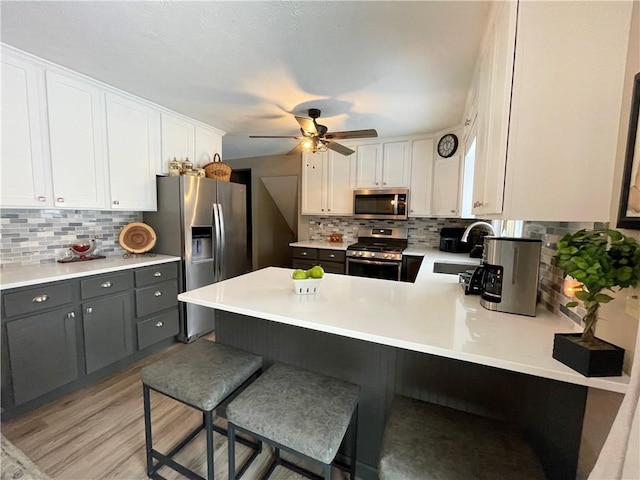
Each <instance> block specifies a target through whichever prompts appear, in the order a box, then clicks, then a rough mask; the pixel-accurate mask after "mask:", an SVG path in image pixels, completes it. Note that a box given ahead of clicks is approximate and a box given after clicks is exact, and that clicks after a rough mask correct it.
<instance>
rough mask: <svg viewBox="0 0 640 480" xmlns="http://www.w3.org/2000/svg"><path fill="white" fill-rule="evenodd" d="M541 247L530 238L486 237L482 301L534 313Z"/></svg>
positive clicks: (500, 309) (489, 306) (489, 307)
mask: <svg viewBox="0 0 640 480" xmlns="http://www.w3.org/2000/svg"><path fill="white" fill-rule="evenodd" d="M541 248H542V242H541V241H540V240H535V239H530V238H508V237H485V239H484V253H483V257H482V267H483V273H482V293H481V299H480V305H482V306H483V307H484V308H486V309H487V310H495V311H498V312H506V313H517V314H520V315H529V316H532V317H534V316H535V315H536V302H537V295H538V270H539V268H540V250H541Z"/></svg>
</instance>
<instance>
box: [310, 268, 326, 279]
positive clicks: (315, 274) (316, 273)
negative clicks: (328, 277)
mask: <svg viewBox="0 0 640 480" xmlns="http://www.w3.org/2000/svg"><path fill="white" fill-rule="evenodd" d="M309 272H310V273H311V278H322V276H323V275H324V270H323V268H322V267H321V266H320V265H316V266H315V267H313V268H312V269H311V270H309Z"/></svg>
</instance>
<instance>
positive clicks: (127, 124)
mask: <svg viewBox="0 0 640 480" xmlns="http://www.w3.org/2000/svg"><path fill="white" fill-rule="evenodd" d="M107 131H108V151H109V178H110V187H111V188H110V192H111V208H113V209H123V210H134V211H137V210H156V188H155V187H156V181H155V174H156V161H157V159H158V158H159V156H160V113H159V112H158V111H156V110H154V109H152V108H149V107H148V106H146V105H144V104H142V103H140V102H136V101H134V100H131V99H128V98H125V97H122V96H118V95H114V94H111V93H108V94H107Z"/></svg>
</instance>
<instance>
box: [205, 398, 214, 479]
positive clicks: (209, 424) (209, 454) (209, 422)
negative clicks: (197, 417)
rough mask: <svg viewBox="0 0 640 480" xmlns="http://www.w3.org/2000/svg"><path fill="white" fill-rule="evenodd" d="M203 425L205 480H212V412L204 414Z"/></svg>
mask: <svg viewBox="0 0 640 480" xmlns="http://www.w3.org/2000/svg"><path fill="white" fill-rule="evenodd" d="M204 424H205V428H206V435H207V480H214V475H213V411H212V410H209V411H208V412H204Z"/></svg>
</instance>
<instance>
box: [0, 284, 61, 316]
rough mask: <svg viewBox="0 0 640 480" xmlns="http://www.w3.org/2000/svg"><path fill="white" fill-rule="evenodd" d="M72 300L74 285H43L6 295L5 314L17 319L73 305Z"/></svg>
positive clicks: (4, 298)
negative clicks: (28, 314) (29, 314)
mask: <svg viewBox="0 0 640 480" xmlns="http://www.w3.org/2000/svg"><path fill="white" fill-rule="evenodd" d="M72 299H73V284H71V283H56V284H52V285H42V286H39V287H36V288H30V289H29V290H23V291H21V292H16V293H8V294H6V295H4V297H3V300H4V302H3V303H4V313H5V315H6V316H7V317H15V316H18V315H24V314H27V313H36V312H42V311H44V310H48V309H50V308H53V307H60V306H62V305H66V304H68V303H71V300H72Z"/></svg>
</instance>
